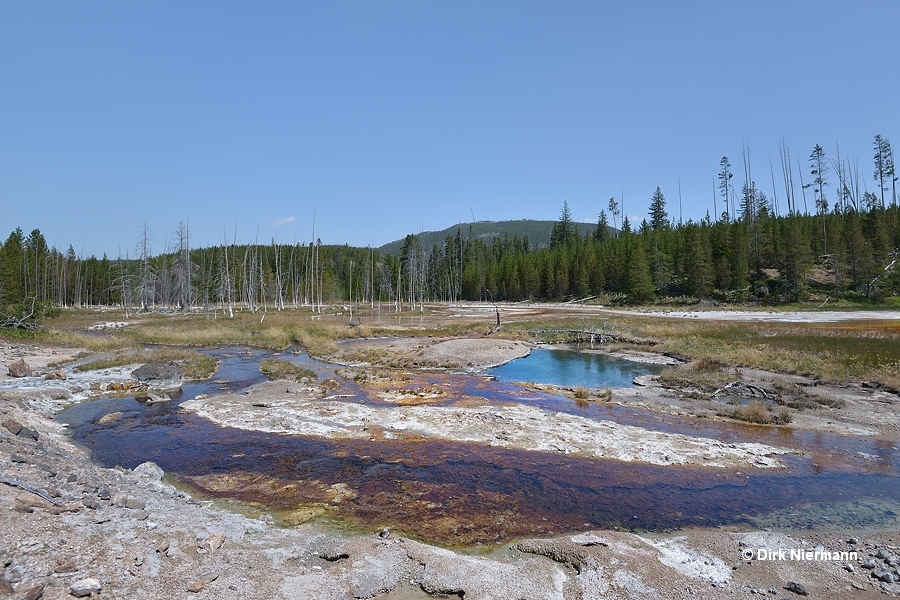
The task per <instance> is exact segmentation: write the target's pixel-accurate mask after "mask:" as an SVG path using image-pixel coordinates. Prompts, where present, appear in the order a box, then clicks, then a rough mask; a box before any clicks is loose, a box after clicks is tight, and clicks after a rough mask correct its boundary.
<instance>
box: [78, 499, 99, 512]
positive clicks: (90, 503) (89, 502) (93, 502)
mask: <svg viewBox="0 0 900 600" xmlns="http://www.w3.org/2000/svg"><path fill="white" fill-rule="evenodd" d="M81 503H82V504H84V505H85V507H87V508H90V509H91V510H97V509H98V508H100V503H99V502H97V499H96V498H94V497H93V496H85V497H84V498H83V499H82V500H81Z"/></svg>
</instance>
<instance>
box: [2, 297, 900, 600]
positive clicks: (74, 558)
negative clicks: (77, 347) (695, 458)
mask: <svg viewBox="0 0 900 600" xmlns="http://www.w3.org/2000/svg"><path fill="white" fill-rule="evenodd" d="M467 310H475V309H471V308H470V309H467ZM522 310H523V311H525V310H528V309H526V308H523V309H522ZM501 342H502V341H498V342H497V343H496V344H495V345H494V348H493V349H489V348H487V347H485V348H480V349H479V348H473V347H472V346H469V345H466V344H459V343H458V342H455V343H454V344H455V346H454V345H448V346H444V348H443V350H447V352H446V353H444V354H442V353H440V352H438V351H435V350H428V349H434V348H435V346H438V349H439V350H440V343H441V341H440V340H438V341H432V342H431V343H429V344H427V346H424V347H422V348H419V347H418V346H417V345H416V344H415V343H413V342H397V343H399V344H400V346H399V352H401V353H403V352H409V351H411V350H413V351H414V352H413V354H416V355H421V354H423V351H424V353H425V355H426V356H431V358H429V359H428V361H425V362H428V363H429V364H424V365H422V366H425V367H429V366H434V367H438V366H440V367H444V368H453V367H448V363H449V362H452V360H453V355H454V353H455V355H456V359H455V360H456V361H457V363H456V364H457V367H458V368H466V367H468V365H462V364H461V363H462V362H463V360H464V362H465V363H469V362H472V363H473V364H495V362H494V361H499V362H505V361H504V360H503V359H504V358H505V360H510V359H511V358H514V357H515V355H516V354H517V353H521V352H523V351H524V350H525V349H524V348H522V347H521V346H519V345H518V344H516V343H509V342H502V343H503V344H511V345H510V346H509V347H506V346H499V345H498V344H500V343H501ZM379 344H380V345H377V347H375V348H371V347H368V348H367V347H366V345H365V344H360V345H359V346H357V347H356V348H353V349H352V351H354V352H357V351H358V352H365V351H368V350H373V349H374V350H377V353H372V354H371V355H370V358H373V359H374V358H375V357H376V356H377V357H380V358H381V359H382V360H385V357H386V356H387V357H388V358H387V359H386V360H387V362H389V361H390V357H389V355H386V354H383V353H382V352H383V351H384V350H385V343H384V342H379ZM498 348H499V349H498ZM443 350H441V352H442V351H443ZM451 351H452V352H451ZM427 352H433V353H432V354H430V355H429V354H427ZM526 353H527V352H526ZM73 354H74V351H72V350H67V349H56V348H47V347H41V346H34V345H30V344H16V343H8V342H6V343H3V345H2V346H0V365H2V376H4V378H5V375H6V365H7V364H8V363H9V362H11V361H12V360H16V359H17V358H24V359H25V360H26V362H28V363H29V364H30V365H32V366H38V367H40V368H39V369H37V370H38V372H39V374H38V376H40V373H41V372H44V371H49V370H50V367H48V366H46V365H48V364H49V363H52V362H55V361H61V360H65V359H66V358H67V357H71V356H72V355H73ZM460 356H462V357H463V358H460ZM473 357H475V358H476V359H475V360H473ZM507 357H509V358H507ZM407 358H408V357H407ZM404 360H406V359H404ZM360 362H365V361H360ZM366 364H374V363H373V362H368V363H366ZM41 365H43V366H41ZM109 376H110V377H115V374H111V375H109ZM126 376H127V374H124V373H123V374H121V375H120V377H126ZM742 377H743V378H744V379H745V380H746V381H752V382H755V383H757V384H759V385H760V386H766V385H771V381H770V380H773V379H774V378H779V377H784V376H783V375H779V374H774V373H765V372H744V373H742ZM31 379H35V380H36V377H35V378H31ZM767 381H768V383H767ZM5 383H6V384H7V385H6V389H5V391H2V392H0V598H4V597H9V598H41V597H43V598H70V597H73V596H74V595H76V594H78V595H83V596H85V597H86V596H89V595H91V594H92V593H93V595H94V596H95V597H99V598H104V597H109V598H166V599H170V598H187V597H207V598H227V597H245V598H263V597H265V598H284V599H293V598H297V599H299V598H314V599H319V598H321V599H344V598H380V599H395V600H397V599H415V598H428V597H465V598H466V599H467V600H470V599H476V600H488V599H496V600H499V599H513V598H516V599H519V598H521V599H532V598H533V599H551V598H553V599H556V598H559V599H576V598H577V599H592V598H666V599H668V598H671V599H677V598H710V599H712V598H724V597H747V598H750V597H760V596H765V597H772V598H787V597H790V598H795V597H800V596H801V595H807V594H808V595H809V596H810V597H814V598H838V599H840V598H848V599H849V598H876V597H893V596H896V595H897V594H898V593H900V585H898V584H897V583H892V581H898V580H900V573H897V566H896V565H897V564H898V561H900V559H898V556H900V531H893V530H891V531H874V532H873V531H830V532H828V533H814V532H809V533H802V534H800V533H795V534H790V535H788V534H785V533H779V532H776V531H762V530H758V531H745V530H737V529H733V528H718V529H697V530H686V531H679V532H676V533H675V534H671V535H661V534H660V535H655V534H654V535H651V534H634V533H627V532H621V531H585V532H581V533H579V534H576V535H567V536H561V537H555V538H549V539H530V540H520V541H518V542H515V543H513V544H511V545H509V546H505V547H504V548H502V549H501V550H498V551H495V552H492V553H490V554H471V553H462V552H453V551H450V550H446V549H443V548H439V547H435V546H430V545H427V544H422V543H419V542H416V541H413V540H409V539H405V538H402V537H399V536H397V535H396V534H394V533H392V532H389V531H373V532H372V533H371V534H370V535H348V534H345V533H339V532H335V531H333V530H329V529H327V528H323V527H322V526H318V525H310V524H303V525H298V526H297V527H293V528H284V527H278V526H275V525H274V523H273V522H272V520H271V519H270V518H267V517H266V516H265V515H264V516H263V517H261V518H259V519H250V518H247V517H245V516H242V515H240V514H236V513H232V512H228V511H224V510H221V509H218V508H216V507H214V506H212V505H211V504H209V503H206V502H201V501H198V500H196V499H193V498H191V497H190V496H188V495H187V494H186V493H184V492H183V491H180V490H178V489H176V488H174V487H172V486H171V485H169V484H168V483H167V479H166V478H165V477H164V475H163V474H162V473H161V471H160V470H159V469H158V467H155V465H152V464H145V465H141V466H140V467H138V468H136V469H134V471H130V470H126V469H123V468H115V469H105V468H101V467H98V466H97V465H95V464H94V463H92V462H91V461H90V459H89V456H88V455H87V453H86V451H85V450H83V449H81V448H78V447H76V446H74V445H73V444H72V443H71V442H70V441H69V439H68V437H67V435H66V432H65V429H64V428H62V427H61V426H60V425H59V424H58V423H57V422H55V421H53V420H52V417H53V415H54V413H55V412H56V411H58V410H59V409H60V408H61V407H62V406H64V405H65V403H67V402H70V401H71V400H72V398H71V395H69V396H65V395H61V394H57V397H54V396H53V394H45V393H43V392H42V391H41V390H40V386H35V387H31V388H29V387H28V386H26V385H25V383H26V382H24V381H22V382H16V383H15V384H10V382H8V381H7V382H5ZM54 383H57V384H58V382H54ZM645 383H648V384H649V385H645V386H643V387H635V388H629V389H627V390H626V389H616V390H613V392H612V397H611V402H613V403H621V404H622V405H631V406H637V407H643V408H649V409H651V410H654V411H657V412H663V413H669V414H676V415H688V416H703V417H705V418H715V413H716V411H717V410H718V408H719V407H718V406H717V405H716V403H715V402H714V401H712V400H702V401H701V400H698V399H697V398H692V397H689V396H690V394H689V390H684V389H671V388H666V387H663V386H661V385H660V384H659V382H655V381H653V380H649V381H647V382H645ZM792 383H794V384H796V385H797V386H799V387H800V388H802V389H804V390H805V391H806V392H809V393H816V394H836V395H839V396H840V397H841V399H842V400H843V402H844V406H843V408H840V409H838V408H828V407H824V408H822V409H820V410H817V411H805V412H804V413H803V414H801V415H800V416H795V420H794V421H793V422H792V423H791V427H794V428H800V429H808V430H813V431H815V430H820V431H830V432H834V433H854V434H858V435H859V434H862V435H873V436H879V437H884V438H885V439H888V440H891V439H892V440H894V441H895V442H896V440H897V439H898V437H900V430H898V424H900V423H898V414H897V413H898V411H897V403H898V398H897V397H896V396H895V395H894V394H893V393H891V392H889V391H884V390H871V389H865V388H862V387H860V388H833V389H832V388H828V387H823V386H820V385H816V384H815V382H805V381H794V382H792ZM282 387H283V386H282ZM17 388H18V389H17ZM274 389H275V386H274V385H270V388H269V392H267V393H269V394H270V395H272V394H273V392H272V390H274ZM263 391H265V388H263ZM560 391H562V392H565V391H566V390H560ZM279 394H280V393H279ZM317 394H318V392H317V391H316V392H315V393H312V392H311V395H317ZM273 397H274V396H273ZM873 398H874V399H875V400H876V402H874V403H873V402H872V399H873ZM200 402H201V403H209V402H210V400H209V399H208V398H207V399H202V400H201V401H200ZM414 408H419V409H422V410H426V409H427V408H428V407H427V405H426V406H418V407H414ZM806 413H809V414H806ZM529 420H530V419H529ZM634 460H643V459H642V458H641V457H635V458H634ZM781 551H783V553H784V554H783V556H784V558H782V555H781V554H780V553H781ZM792 551H793V552H794V553H795V554H796V555H797V556H795V557H794V558H791V552H792ZM807 552H809V553H811V554H808V555H807V554H806V553H807ZM851 552H855V553H856V554H855V555H850V554H841V553H851ZM816 553H818V554H816ZM831 553H833V554H834V555H831ZM870 567H871V568H870Z"/></svg>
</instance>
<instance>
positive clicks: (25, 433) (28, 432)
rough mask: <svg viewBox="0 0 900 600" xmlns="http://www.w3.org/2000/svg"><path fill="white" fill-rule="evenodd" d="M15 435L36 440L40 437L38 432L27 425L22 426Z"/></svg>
mask: <svg viewBox="0 0 900 600" xmlns="http://www.w3.org/2000/svg"><path fill="white" fill-rule="evenodd" d="M16 435H17V436H18V437H20V438H28V439H31V440H34V441H37V440H38V438H39V437H40V434H39V433H38V432H37V431H35V430H34V429H29V428H28V427H23V428H22V429H21V431H19V433H17V434H16Z"/></svg>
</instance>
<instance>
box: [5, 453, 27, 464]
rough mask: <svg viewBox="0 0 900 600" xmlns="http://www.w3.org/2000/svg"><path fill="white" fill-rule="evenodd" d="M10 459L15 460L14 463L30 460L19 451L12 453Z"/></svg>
mask: <svg viewBox="0 0 900 600" xmlns="http://www.w3.org/2000/svg"><path fill="white" fill-rule="evenodd" d="M9 460H11V461H12V462H14V463H24V462H28V460H27V459H26V458H25V457H24V456H22V455H21V454H19V453H18V452H13V453H12V454H10V455H9Z"/></svg>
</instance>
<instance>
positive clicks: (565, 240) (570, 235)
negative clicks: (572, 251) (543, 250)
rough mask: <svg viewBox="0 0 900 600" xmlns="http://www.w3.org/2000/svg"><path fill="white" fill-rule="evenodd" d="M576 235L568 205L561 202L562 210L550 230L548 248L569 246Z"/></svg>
mask: <svg viewBox="0 0 900 600" xmlns="http://www.w3.org/2000/svg"><path fill="white" fill-rule="evenodd" d="M576 234H577V231H576V230H575V225H574V223H573V222H572V211H570V210H569V203H568V202H563V206H562V210H561V211H560V213H559V221H557V222H556V223H554V225H553V229H551V230H550V247H551V248H555V247H556V246H559V245H563V246H564V245H566V244H569V243H570V242H571V241H572V240H573V239H574V238H575V236H576Z"/></svg>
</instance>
